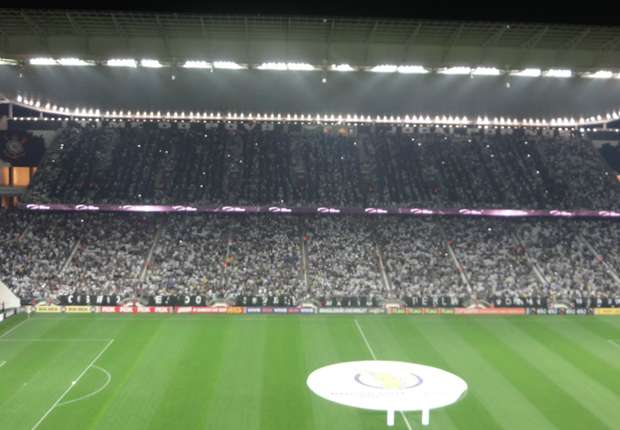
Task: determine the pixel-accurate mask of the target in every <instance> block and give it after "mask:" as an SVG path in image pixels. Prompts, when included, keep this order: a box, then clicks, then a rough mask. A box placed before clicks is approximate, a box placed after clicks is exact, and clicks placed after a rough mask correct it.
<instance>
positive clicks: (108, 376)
mask: <svg viewBox="0 0 620 430" xmlns="http://www.w3.org/2000/svg"><path fill="white" fill-rule="evenodd" d="M93 369H97V370H99V371H100V372H103V373H104V374H105V375H106V378H107V379H106V381H105V384H103V385H102V386H101V387H99V388H98V389H97V390H95V391H93V392H92V393H88V394H86V395H85V396H82V397H78V398H77V399H73V400H67V401H66V402H60V403H58V405H56V406H65V405H70V404H71V403H75V402H79V401H81V400H86V399H88V398H90V397H93V396H96V395H97V394H99V393H100V392H102V391H103V390H105V389H106V387H107V386H108V385H110V382H112V375H110V372H108V371H107V370H105V369H104V368H103V367H99V366H93Z"/></svg>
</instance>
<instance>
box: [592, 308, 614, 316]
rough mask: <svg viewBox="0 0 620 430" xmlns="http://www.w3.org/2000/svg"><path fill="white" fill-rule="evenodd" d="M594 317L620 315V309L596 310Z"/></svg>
mask: <svg viewBox="0 0 620 430" xmlns="http://www.w3.org/2000/svg"><path fill="white" fill-rule="evenodd" d="M594 315H606V316H611V315H614V316H615V315H620V308H595V309H594Z"/></svg>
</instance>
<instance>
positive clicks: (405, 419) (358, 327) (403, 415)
mask: <svg viewBox="0 0 620 430" xmlns="http://www.w3.org/2000/svg"><path fill="white" fill-rule="evenodd" d="M353 321H354V322H355V326H356V327H357V331H358V332H359V334H360V335H361V336H362V339H364V343H365V344H366V348H368V352H370V355H371V356H372V359H373V360H376V359H377V356H376V355H375V351H373V349H372V346H370V342H368V338H367V337H366V333H364V330H363V329H362V326H361V325H360V323H359V322H357V320H356V319H354V320H353ZM398 412H399V413H400V416H401V417H403V420H404V421H405V425H406V426H407V429H408V430H413V429H412V428H411V424H409V420H408V419H407V416H406V415H405V413H404V412H403V411H398Z"/></svg>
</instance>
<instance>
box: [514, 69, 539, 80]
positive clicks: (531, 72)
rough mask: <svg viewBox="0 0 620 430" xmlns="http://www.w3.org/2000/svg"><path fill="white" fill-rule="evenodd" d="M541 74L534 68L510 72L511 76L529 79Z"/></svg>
mask: <svg viewBox="0 0 620 430" xmlns="http://www.w3.org/2000/svg"><path fill="white" fill-rule="evenodd" d="M541 74H542V71H541V70H540V69H536V68H528V69H523V70H514V71H512V72H510V75H511V76H525V77H530V78H537V77H539V76H540V75H541Z"/></svg>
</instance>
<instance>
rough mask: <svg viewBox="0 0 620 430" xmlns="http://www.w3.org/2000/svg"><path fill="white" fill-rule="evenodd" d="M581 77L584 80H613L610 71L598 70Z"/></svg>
mask: <svg viewBox="0 0 620 430" xmlns="http://www.w3.org/2000/svg"><path fill="white" fill-rule="evenodd" d="M581 76H583V77H584V78H590V79H610V78H613V76H614V74H613V72H611V71H610V70H599V71H596V72H588V73H584V74H583V75H581Z"/></svg>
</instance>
